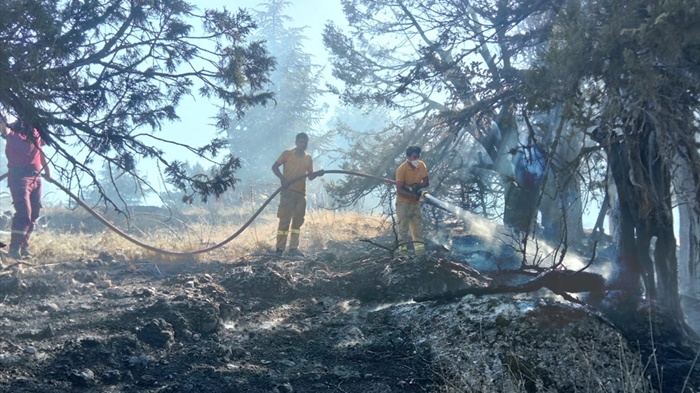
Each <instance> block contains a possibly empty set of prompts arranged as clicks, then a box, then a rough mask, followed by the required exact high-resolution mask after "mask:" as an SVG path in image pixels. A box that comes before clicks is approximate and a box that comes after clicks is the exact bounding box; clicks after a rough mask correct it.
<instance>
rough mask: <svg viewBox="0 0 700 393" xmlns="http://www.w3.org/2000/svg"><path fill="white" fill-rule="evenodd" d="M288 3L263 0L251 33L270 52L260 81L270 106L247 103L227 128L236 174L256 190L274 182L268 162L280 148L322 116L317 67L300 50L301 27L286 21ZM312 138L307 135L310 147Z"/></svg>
mask: <svg viewBox="0 0 700 393" xmlns="http://www.w3.org/2000/svg"><path fill="white" fill-rule="evenodd" d="M288 5H289V3H288V2H286V1H281V0H271V1H268V2H266V3H263V4H262V5H261V6H262V8H263V10H261V11H257V12H256V13H255V19H256V21H258V23H259V26H260V29H259V31H258V33H256V34H254V35H253V36H251V39H254V40H260V41H264V42H265V43H266V45H267V47H268V49H269V51H270V54H271V55H273V56H275V59H276V63H277V67H276V70H275V71H273V72H272V73H271V74H270V80H269V82H268V83H267V84H265V85H264V88H266V89H269V90H270V91H272V92H274V95H275V106H274V108H273V109H272V110H269V109H264V108H252V109H251V110H250V111H248V113H247V114H246V116H245V117H243V118H239V119H237V120H236V121H234V122H232V123H231V124H230V125H229V127H228V129H227V134H228V139H229V141H230V149H231V152H232V153H233V154H234V155H237V156H240V157H242V160H241V169H240V171H239V176H240V177H241V179H242V180H243V183H244V184H250V185H253V184H255V185H256V188H259V189H260V191H262V190H264V189H270V188H271V189H272V190H274V189H276V188H277V187H279V181H278V180H277V178H276V177H275V176H274V175H273V174H272V171H271V170H270V167H271V166H272V163H273V162H274V161H275V160H276V159H277V158H278V157H279V155H280V154H281V153H282V150H284V149H289V148H291V147H293V146H294V138H295V136H296V134H298V133H300V132H306V133H311V132H312V130H313V129H314V128H315V127H316V125H317V123H318V119H319V118H320V116H321V109H319V108H318V106H317V102H316V99H317V97H318V96H319V95H320V93H321V90H320V88H319V85H320V82H319V77H320V68H319V67H318V66H316V65H314V64H313V62H312V58H311V56H310V55H309V54H308V53H305V52H304V47H303V42H304V40H305V37H304V35H303V29H300V28H292V27H288V26H287V23H288V22H289V21H290V18H289V17H288V16H287V15H285V14H284V10H285V8H286V7H287V6H288ZM315 143H316V141H315V140H314V138H313V137H312V138H311V141H310V146H311V147H310V148H313V146H314V144H315ZM252 152H254V153H252Z"/></svg>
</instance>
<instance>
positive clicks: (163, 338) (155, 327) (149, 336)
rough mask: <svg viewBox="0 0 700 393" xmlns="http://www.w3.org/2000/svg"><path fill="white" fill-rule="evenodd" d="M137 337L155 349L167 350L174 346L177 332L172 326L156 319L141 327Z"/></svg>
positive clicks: (160, 319)
mask: <svg viewBox="0 0 700 393" xmlns="http://www.w3.org/2000/svg"><path fill="white" fill-rule="evenodd" d="M136 337H138V339H139V340H141V341H143V342H145V343H147V344H150V345H152V346H154V347H158V348H167V347H169V346H170V345H171V344H172V342H173V340H174V338H175V332H174V331H173V326H172V325H171V324H169V323H168V322H166V321H165V320H164V319H162V318H156V319H153V320H152V321H151V322H149V323H147V324H146V325H145V326H143V327H141V329H139V331H138V333H137V334H136Z"/></svg>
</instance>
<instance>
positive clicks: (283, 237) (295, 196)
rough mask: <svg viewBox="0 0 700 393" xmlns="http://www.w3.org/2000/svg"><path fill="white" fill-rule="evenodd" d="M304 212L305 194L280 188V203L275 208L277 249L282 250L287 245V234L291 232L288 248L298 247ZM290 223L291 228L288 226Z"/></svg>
mask: <svg viewBox="0 0 700 393" xmlns="http://www.w3.org/2000/svg"><path fill="white" fill-rule="evenodd" d="M305 214H306V195H304V194H302V193H300V192H296V191H292V190H289V189H287V190H282V192H281V193H280V205H279V208H278V209H277V217H278V218H279V219H280V222H279V226H278V227H277V244H276V246H275V248H276V249H277V250H284V249H285V247H286V245H287V235H289V234H290V233H291V235H292V236H291V238H290V240H289V248H292V249H293V248H299V236H300V235H301V225H302V224H304V215H305ZM290 224H291V230H290V228H289V226H290Z"/></svg>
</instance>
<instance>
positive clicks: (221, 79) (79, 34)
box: [0, 0, 274, 198]
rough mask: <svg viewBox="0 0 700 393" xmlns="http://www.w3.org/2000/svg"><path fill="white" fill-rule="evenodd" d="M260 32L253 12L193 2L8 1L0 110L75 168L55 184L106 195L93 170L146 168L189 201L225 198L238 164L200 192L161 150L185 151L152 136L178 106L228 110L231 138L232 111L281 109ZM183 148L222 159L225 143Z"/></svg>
mask: <svg viewBox="0 0 700 393" xmlns="http://www.w3.org/2000/svg"><path fill="white" fill-rule="evenodd" d="M197 22H199V23H200V25H199V26H197V25H194V24H195V23H197ZM255 28H256V25H255V23H254V22H253V20H252V19H251V17H250V16H249V15H248V14H246V13H245V12H243V11H239V12H236V13H232V12H229V11H227V10H204V11H199V10H198V9H197V8H196V7H194V6H193V5H192V4H190V3H188V2H187V1H182V0H175V1H152V0H133V1H123V0H107V1H98V0H83V1H68V0H59V1H48V0H37V1H23V0H3V1H2V13H0V109H1V110H2V111H3V112H5V113H9V114H11V115H13V116H15V117H20V118H23V119H25V120H26V121H28V122H30V123H31V124H33V125H34V126H36V127H37V128H38V129H39V132H40V133H41V134H42V136H43V138H44V139H45V140H46V141H47V142H48V143H50V144H51V145H52V146H53V147H54V148H55V150H56V151H57V153H58V154H59V155H60V156H61V157H62V158H64V159H65V160H66V161H67V162H68V164H66V165H64V166H61V167H60V168H55V169H54V171H53V172H54V174H55V175H58V174H60V175H61V176H64V177H66V178H69V179H73V178H75V177H77V176H79V174H80V176H82V174H86V175H87V177H88V178H89V179H91V181H92V182H93V184H96V183H98V181H99V179H98V176H97V175H96V173H95V171H94V170H93V169H92V168H91V165H90V164H91V163H92V162H93V161H103V160H106V161H108V162H109V163H110V166H111V167H112V168H114V169H115V170H117V171H118V172H119V173H121V172H129V173H131V174H132V175H135V174H136V173H135V170H134V168H135V164H136V162H137V161H138V160H139V159H140V158H142V157H146V158H153V159H155V160H157V161H158V162H159V164H160V165H162V166H163V167H164V168H166V172H167V174H168V176H169V177H170V180H171V181H172V182H174V183H175V184H176V185H177V186H178V187H180V188H182V189H183V191H184V190H185V189H187V188H190V189H192V188H194V189H195V191H196V192H197V193H199V194H201V195H202V197H203V198H206V197H207V196H208V195H219V194H220V193H222V192H223V191H225V190H226V189H229V188H232V187H233V185H234V183H235V178H234V176H233V174H234V171H235V168H236V164H235V162H234V161H233V160H234V158H232V157H229V158H227V159H225V161H223V162H222V163H221V167H220V168H221V169H220V170H219V173H218V175H217V176H214V177H213V178H211V179H207V180H203V181H201V182H196V181H194V179H193V178H191V177H189V178H188V177H185V176H184V173H183V172H182V171H180V170H179V166H180V163H179V162H178V161H177V160H174V161H168V160H167V159H166V158H165V155H164V153H163V151H162V150H160V149H159V148H158V147H156V144H155V143H154V141H160V142H165V143H175V142H172V141H170V140H168V138H167V137H165V138H154V137H153V136H152V134H154V133H155V132H157V131H159V130H160V129H161V127H162V126H163V125H164V124H165V123H167V122H172V121H174V120H177V119H178V105H179V104H180V103H181V101H182V99H183V98H184V97H185V96H190V95H193V94H195V91H196V92H197V94H198V95H200V96H202V97H204V98H206V99H211V100H212V101H216V102H219V103H220V105H221V111H220V113H219V115H218V117H217V119H216V122H217V126H218V127H219V128H220V129H222V130H223V129H226V128H227V127H228V126H229V124H230V123H231V112H230V111H229V110H228V109H230V110H231V111H232V112H233V113H235V114H236V115H237V116H242V115H243V113H244V112H245V111H247V110H248V109H250V108H251V107H253V106H256V105H259V104H264V103H266V102H268V101H269V100H270V99H271V97H272V95H271V93H270V92H267V91H264V90H263V87H264V86H267V84H268V82H269V78H268V73H269V72H270V70H271V69H272V68H273V67H274V60H273V59H272V58H270V57H269V55H268V54H267V52H266V50H265V48H264V46H263V44H262V43H261V42H257V41H256V42H249V43H245V42H246V39H247V38H248V37H250V35H251V34H252V32H253V31H254V29H255ZM195 89H196V90H195ZM204 142H205V143H206V141H204ZM176 144H177V143H176ZM75 147H77V148H78V149H77V151H79V153H76V149H74V148H75ZM183 147H185V148H188V149H190V150H191V151H192V152H194V153H196V154H199V155H208V154H215V153H216V152H217V151H219V150H220V149H221V147H222V141H221V140H214V141H212V142H211V143H209V144H206V145H204V146H202V147H198V148H195V147H190V146H183ZM56 162H58V161H57V160H54V165H55V164H56ZM145 186H148V185H147V184H146V185H145Z"/></svg>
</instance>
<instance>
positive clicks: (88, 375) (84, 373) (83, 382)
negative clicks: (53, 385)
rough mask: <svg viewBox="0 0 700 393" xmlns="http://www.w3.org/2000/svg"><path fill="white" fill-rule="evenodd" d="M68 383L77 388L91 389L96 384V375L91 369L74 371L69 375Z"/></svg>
mask: <svg viewBox="0 0 700 393" xmlns="http://www.w3.org/2000/svg"><path fill="white" fill-rule="evenodd" d="M68 381H70V383H72V384H73V385H74V386H76V387H89V386H92V385H94V383H95V373H94V372H93V371H92V370H90V369H89V368H86V369H83V370H73V371H71V372H70V374H68Z"/></svg>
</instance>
